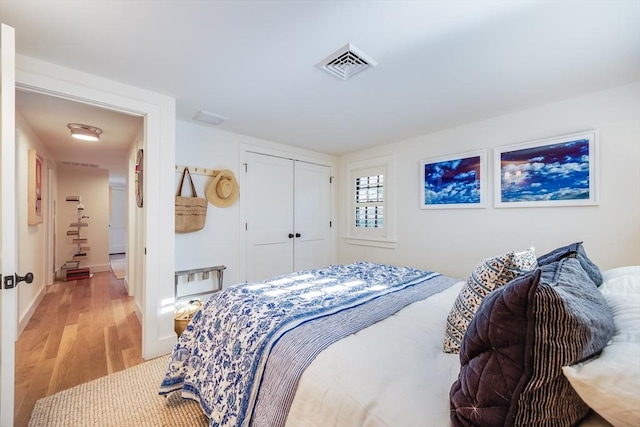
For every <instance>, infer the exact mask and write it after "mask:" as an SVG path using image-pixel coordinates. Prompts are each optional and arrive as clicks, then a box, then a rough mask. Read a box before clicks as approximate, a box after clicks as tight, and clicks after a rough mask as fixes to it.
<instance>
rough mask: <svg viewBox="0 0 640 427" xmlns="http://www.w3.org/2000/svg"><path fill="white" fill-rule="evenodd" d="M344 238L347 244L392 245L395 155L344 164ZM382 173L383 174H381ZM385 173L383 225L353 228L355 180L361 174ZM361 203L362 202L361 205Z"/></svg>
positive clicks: (382, 246)
mask: <svg viewBox="0 0 640 427" xmlns="http://www.w3.org/2000/svg"><path fill="white" fill-rule="evenodd" d="M346 169H347V170H346V177H347V179H346V180H345V194H346V204H345V206H346V212H345V214H346V224H345V240H346V243H347V244H350V245H360V246H372V247H381V248H395V245H396V224H395V156H393V155H389V156H384V157H377V158H373V159H367V160H360V161H356V162H349V163H347V165H346ZM380 172H382V173H380ZM381 174H382V175H384V190H383V191H384V196H383V202H381V203H382V206H383V213H384V223H383V226H382V227H377V228H376V227H355V215H356V214H355V210H356V205H357V204H356V202H355V179H356V177H361V176H372V175H381ZM360 206H362V205H360Z"/></svg>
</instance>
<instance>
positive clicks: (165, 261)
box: [16, 55, 176, 359]
mask: <svg viewBox="0 0 640 427" xmlns="http://www.w3.org/2000/svg"><path fill="white" fill-rule="evenodd" d="M16 90H24V91H31V92H38V93H43V94H46V95H51V96H57V97H59V98H64V99H68V100H72V101H76V102H82V103H86V104H89V105H95V106H98V107H102V108H107V109H111V110H115V111H120V112H123V113H127V114H134V115H138V116H141V117H143V119H144V132H143V134H144V136H143V145H144V150H145V160H146V165H145V168H144V182H145V183H148V184H149V185H147V186H146V188H145V207H144V208H143V209H144V212H143V215H144V221H143V223H144V225H143V227H142V228H143V230H137V231H136V233H140V234H139V235H140V237H141V239H142V241H143V245H142V247H143V250H142V253H132V254H131V257H132V258H133V259H135V260H136V263H137V264H138V265H139V268H140V269H141V270H142V272H143V274H142V283H141V284H140V286H137V287H136V288H137V289H139V290H140V291H141V292H138V297H136V303H137V304H140V305H141V307H139V308H140V311H141V313H142V318H141V319H140V320H141V324H142V357H143V358H144V359H151V358H154V357H157V356H161V355H163V354H167V353H169V352H170V351H171V349H172V348H173V345H174V344H175V341H176V336H175V332H174V330H173V310H174V306H173V304H174V288H173V275H174V269H175V268H174V263H175V257H174V253H175V250H174V245H173V244H167V243H166V242H173V239H174V200H173V192H172V191H161V189H167V188H173V185H174V183H173V180H174V164H175V99H174V98H171V97H168V96H165V95H160V94H157V93H154V92H149V91H146V90H144V89H141V88H137V87H133V86H128V85H124V84H122V83H118V82H114V81H111V80H107V79H103V78H101V77H98V76H95V75H91V74H86V73H82V72H79V71H76V70H72V69H68V68H64V67H60V66H58V65H55V64H51V63H47V62H44V61H40V60H37V59H34V58H30V57H25V56H20V55H17V56H16ZM147 284H153V286H152V287H151V286H150V288H149V289H147V286H148V285H147ZM140 297H141V298H140Z"/></svg>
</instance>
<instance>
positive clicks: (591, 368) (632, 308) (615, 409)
mask: <svg viewBox="0 0 640 427" xmlns="http://www.w3.org/2000/svg"><path fill="white" fill-rule="evenodd" d="M616 270H619V269H616ZM615 273H624V274H612V275H609V276H607V274H606V272H605V273H603V276H604V283H603V284H602V286H601V287H600V289H601V290H602V293H603V295H604V297H605V299H606V300H607V303H608V304H609V307H610V308H611V312H612V313H613V322H614V326H615V332H614V335H613V338H612V339H611V342H610V343H609V345H607V346H606V347H605V348H604V349H603V350H602V353H601V354H600V356H599V357H598V358H596V359H593V360H590V361H587V362H584V363H578V364H576V365H572V366H565V367H564V368H562V370H563V373H564V375H565V376H566V377H567V379H568V380H569V383H571V386H572V387H573V388H574V390H575V391H576V392H577V393H578V395H579V396H580V397H581V398H582V400H584V401H585V403H586V404H588V405H589V406H590V407H591V408H592V409H593V410H594V411H596V412H597V413H598V414H600V415H601V416H602V418H604V419H605V420H607V421H609V422H610V423H612V424H613V425H615V426H623V427H626V426H629V427H637V426H639V425H640V274H639V273H640V268H637V269H628V270H626V271H625V272H622V271H618V272H615ZM603 287H604V288H603Z"/></svg>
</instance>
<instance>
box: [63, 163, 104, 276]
mask: <svg viewBox="0 0 640 427" xmlns="http://www.w3.org/2000/svg"><path fill="white" fill-rule="evenodd" d="M67 196H80V197H81V198H82V204H83V205H84V210H83V211H82V213H81V215H87V216H89V218H87V219H84V220H83V222H86V223H87V224H88V227H82V228H81V230H80V233H81V234H82V235H83V237H86V238H87V239H88V243H87V246H89V247H90V248H91V250H90V251H88V252H87V258H86V259H83V260H81V262H80V267H89V268H90V269H91V271H92V272H97V271H108V270H109V171H108V170H106V169H97V168H83V167H75V166H65V165H59V166H58V197H59V200H58V214H57V227H56V231H57V233H56V234H57V240H56V254H57V256H56V260H57V263H58V265H56V269H59V268H60V266H61V265H62V264H63V263H64V262H65V261H68V260H72V259H73V254H74V253H75V252H76V250H77V246H76V244H74V243H72V239H73V238H74V237H75V236H67V230H69V229H72V227H69V225H70V224H71V223H73V222H77V217H78V210H77V208H76V207H77V202H67V201H65V199H66V197H67ZM73 229H75V228H73Z"/></svg>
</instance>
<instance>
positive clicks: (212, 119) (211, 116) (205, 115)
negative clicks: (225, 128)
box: [193, 110, 229, 125]
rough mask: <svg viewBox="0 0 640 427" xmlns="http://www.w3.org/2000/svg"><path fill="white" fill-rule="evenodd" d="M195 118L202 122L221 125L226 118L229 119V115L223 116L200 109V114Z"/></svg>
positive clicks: (194, 117)
mask: <svg viewBox="0 0 640 427" xmlns="http://www.w3.org/2000/svg"><path fill="white" fill-rule="evenodd" d="M193 119H194V120H197V121H199V122H202V123H208V124H210V125H219V124H220V123H222V122H224V121H225V120H229V118H228V117H225V116H221V115H220V114H215V113H210V112H208V111H202V110H200V111H198V114H196V115H195V116H193Z"/></svg>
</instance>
